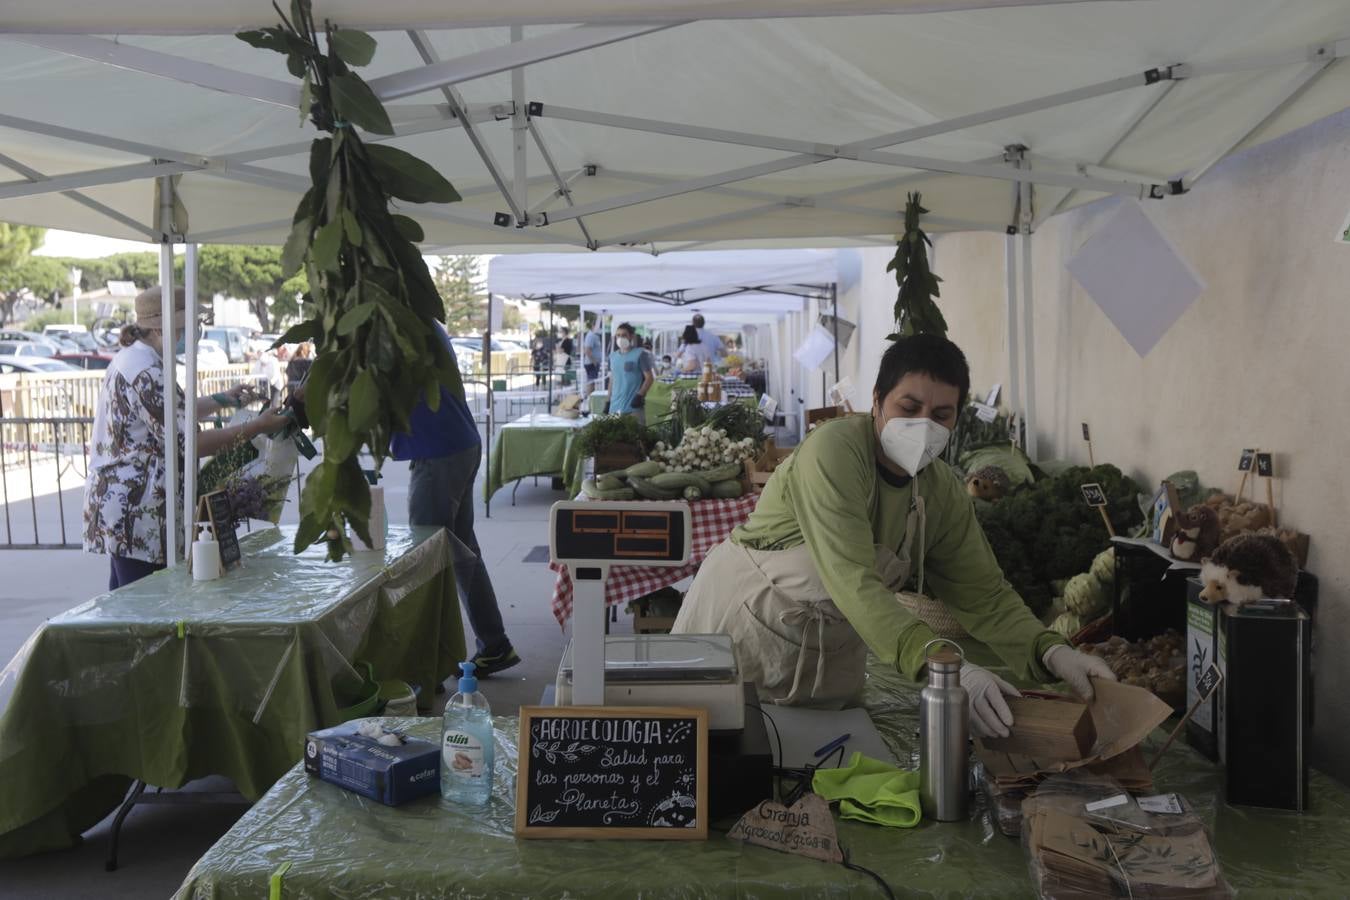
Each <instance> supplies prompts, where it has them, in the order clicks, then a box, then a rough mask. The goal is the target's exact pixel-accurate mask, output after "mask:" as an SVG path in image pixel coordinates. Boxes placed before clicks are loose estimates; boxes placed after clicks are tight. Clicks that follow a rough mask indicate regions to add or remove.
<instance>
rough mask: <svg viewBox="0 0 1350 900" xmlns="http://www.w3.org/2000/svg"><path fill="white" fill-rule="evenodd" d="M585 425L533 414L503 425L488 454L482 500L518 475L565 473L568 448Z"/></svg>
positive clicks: (577, 420) (489, 496)
mask: <svg viewBox="0 0 1350 900" xmlns="http://www.w3.org/2000/svg"><path fill="white" fill-rule="evenodd" d="M585 424H586V420H585V419H564V418H561V417H559V416H554V415H549V414H539V413H534V414H531V415H525V416H521V417H520V418H519V419H516V420H515V421H514V422H508V423H507V424H505V425H503V426H502V427H501V429H499V430H498V431H497V437H496V439H495V440H494V441H493V442H492V452H491V453H489V454H488V472H487V478H485V479H483V499H484V500H491V499H492V495H493V494H495V493H497V491H499V490H501V489H502V487H504V486H505V485H508V484H510V483H511V482H513V481H516V480H517V479H520V478H527V477H529V476H531V475H550V476H551V475H564V476H565V475H567V474H568V473H569V471H570V470H569V469H568V468H567V458H568V450H569V448H570V447H571V446H572V443H573V442H574V441H575V439H576V433H577V430H578V429H579V428H581V427H582V426H584V425H585ZM578 486H579V485H578Z"/></svg>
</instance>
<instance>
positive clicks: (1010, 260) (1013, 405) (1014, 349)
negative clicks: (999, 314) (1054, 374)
mask: <svg viewBox="0 0 1350 900" xmlns="http://www.w3.org/2000/svg"><path fill="white" fill-rule="evenodd" d="M1016 240H1017V239H1016V238H1015V237H1014V236H1013V235H1011V234H1010V235H1008V236H1007V237H1005V238H1004V240H1003V268H1004V272H1005V274H1006V275H1007V298H1008V304H1007V306H1008V309H1007V311H1008V412H1009V414H1010V415H1014V416H1016V415H1020V414H1021V412H1022V384H1021V381H1022V379H1021V360H1020V358H1019V354H1018V346H1017V245H1016Z"/></svg>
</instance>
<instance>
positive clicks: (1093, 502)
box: [1079, 484, 1110, 506]
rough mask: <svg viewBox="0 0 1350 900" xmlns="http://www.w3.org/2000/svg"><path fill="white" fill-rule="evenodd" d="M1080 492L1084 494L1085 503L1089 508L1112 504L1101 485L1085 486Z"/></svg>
mask: <svg viewBox="0 0 1350 900" xmlns="http://www.w3.org/2000/svg"><path fill="white" fill-rule="evenodd" d="M1079 490H1081V491H1082V492H1083V501H1084V502H1085V503H1087V505H1088V506H1106V505H1107V503H1109V502H1110V501H1109V500H1107V499H1106V491H1104V490H1102V486H1101V485H1100V484H1085V485H1082V486H1081V487H1080V488H1079Z"/></svg>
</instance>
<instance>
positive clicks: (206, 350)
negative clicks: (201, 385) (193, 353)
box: [178, 339, 230, 371]
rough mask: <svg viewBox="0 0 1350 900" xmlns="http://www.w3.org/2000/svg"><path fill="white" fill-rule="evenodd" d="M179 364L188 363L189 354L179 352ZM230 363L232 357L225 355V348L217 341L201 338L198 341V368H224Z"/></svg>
mask: <svg viewBox="0 0 1350 900" xmlns="http://www.w3.org/2000/svg"><path fill="white" fill-rule="evenodd" d="M178 364H179V365H180V366H181V365H186V364H187V356H186V355H185V354H182V353H180V354H178ZM229 364H230V358H229V357H228V356H226V355H225V350H224V349H223V348H222V347H221V346H220V344H217V343H216V342H215V341H208V340H205V339H203V340H200V341H198V342H197V370H198V371H201V370H202V369H223V368H224V367H225V366H228V365H229Z"/></svg>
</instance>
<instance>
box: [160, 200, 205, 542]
mask: <svg viewBox="0 0 1350 900" xmlns="http://www.w3.org/2000/svg"><path fill="white" fill-rule="evenodd" d="M159 190H160V222H161V223H162V227H163V228H165V229H168V228H170V227H171V225H170V223H172V222H173V179H172V178H163V179H161V180H160V188H159ZM159 285H160V292H161V301H162V303H161V307H160V315H161V316H162V319H161V321H162V322H163V325H162V340H161V343H160V353H161V354H162V357H163V368H164V562H165V564H166V565H167V566H168V567H169V568H173V567H174V566H176V565H178V415H177V412H178V381H177V379H176V378H175V372H174V363H175V362H176V360H175V358H174V345H175V340H174V333H173V313H174V297H173V295H174V290H173V242H172V238H171V237H170V236H169V234H168V233H167V231H166V233H165V234H164V236H163V238H161V240H160V245H159ZM195 387H196V386H195V385H189V386H188V388H189V390H192V389H195Z"/></svg>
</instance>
